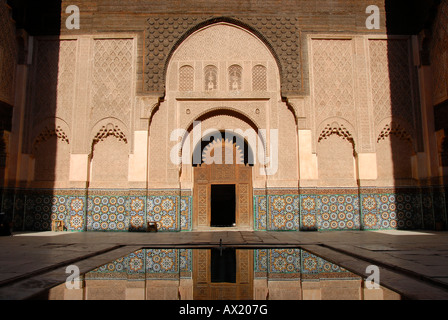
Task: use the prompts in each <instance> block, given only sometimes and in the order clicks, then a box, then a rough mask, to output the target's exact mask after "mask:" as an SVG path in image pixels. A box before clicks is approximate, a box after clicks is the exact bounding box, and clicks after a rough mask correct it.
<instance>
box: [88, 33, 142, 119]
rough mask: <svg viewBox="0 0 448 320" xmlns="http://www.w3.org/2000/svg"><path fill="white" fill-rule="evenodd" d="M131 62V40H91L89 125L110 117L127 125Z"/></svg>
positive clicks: (130, 92) (131, 76) (130, 98)
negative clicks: (90, 107)
mask: <svg viewBox="0 0 448 320" xmlns="http://www.w3.org/2000/svg"><path fill="white" fill-rule="evenodd" d="M133 61H134V57H133V39H97V40H94V57H93V70H92V91H91V97H92V98H91V99H92V101H91V105H92V114H91V121H92V123H96V122H98V120H100V119H103V118H106V117H109V116H113V117H115V118H118V119H120V120H121V121H123V122H124V123H126V124H129V121H130V114H131V108H132V89H133Z"/></svg>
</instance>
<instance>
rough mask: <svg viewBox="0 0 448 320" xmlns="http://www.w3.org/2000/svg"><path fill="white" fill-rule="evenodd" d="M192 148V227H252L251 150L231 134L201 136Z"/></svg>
mask: <svg viewBox="0 0 448 320" xmlns="http://www.w3.org/2000/svg"><path fill="white" fill-rule="evenodd" d="M196 148H197V149H195V150H196V151H195V152H199V151H200V154H201V158H200V163H195V162H194V161H193V166H194V172H193V175H194V187H193V202H194V210H193V229H208V228H213V227H236V228H238V229H252V228H253V216H252V201H251V199H252V163H253V162H251V161H252V160H251V159H252V158H253V156H252V151H251V149H250V147H249V146H248V144H247V143H246V142H245V141H244V140H243V139H240V138H239V137H237V136H236V135H234V134H232V135H230V136H229V134H228V133H223V132H215V133H213V134H211V135H209V136H207V137H204V138H203V139H202V140H201V142H200V143H199V145H198V146H197V147H196Z"/></svg>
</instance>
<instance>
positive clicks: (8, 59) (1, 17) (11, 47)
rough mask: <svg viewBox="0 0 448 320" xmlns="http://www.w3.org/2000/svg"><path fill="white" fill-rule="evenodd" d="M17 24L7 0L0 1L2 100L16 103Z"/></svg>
mask: <svg viewBox="0 0 448 320" xmlns="http://www.w3.org/2000/svg"><path fill="white" fill-rule="evenodd" d="M15 34H16V32H15V24H14V21H13V20H12V18H11V13H10V10H9V8H8V7H7V4H6V0H1V1H0V84H1V85H0V101H3V102H5V103H7V104H9V105H13V104H14V76H15V68H16V64H17V45H16V38H15Z"/></svg>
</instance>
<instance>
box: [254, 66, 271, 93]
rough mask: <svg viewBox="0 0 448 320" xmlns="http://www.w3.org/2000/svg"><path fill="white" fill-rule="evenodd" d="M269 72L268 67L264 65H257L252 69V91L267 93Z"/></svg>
mask: <svg viewBox="0 0 448 320" xmlns="http://www.w3.org/2000/svg"><path fill="white" fill-rule="evenodd" d="M267 82H268V81H267V72H266V67H265V66H262V65H256V66H255V67H253V69H252V90H253V91H266V90H267V89H268V87H267Z"/></svg>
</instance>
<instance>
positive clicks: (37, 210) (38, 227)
mask: <svg viewBox="0 0 448 320" xmlns="http://www.w3.org/2000/svg"><path fill="white" fill-rule="evenodd" d="M191 203H192V197H191V192H186V193H184V192H179V191H171V190H167V191H160V190H154V191H153V192H152V191H150V192H148V193H147V191H146V190H137V191H133V190H126V191H122V190H89V192H88V193H87V192H86V190H32V191H30V190H15V191H14V190H6V191H5V192H3V195H2V210H3V211H4V212H5V213H6V214H7V215H8V217H9V218H10V219H11V220H12V221H13V223H14V229H15V230H30V231H48V230H51V225H52V221H55V220H62V221H63V222H64V225H65V227H66V228H67V230H68V231H145V230H146V226H147V223H148V222H155V223H157V226H158V230H159V231H189V230H191V225H192V224H191Z"/></svg>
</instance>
